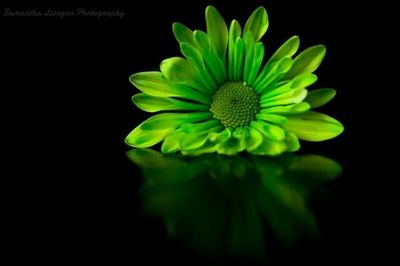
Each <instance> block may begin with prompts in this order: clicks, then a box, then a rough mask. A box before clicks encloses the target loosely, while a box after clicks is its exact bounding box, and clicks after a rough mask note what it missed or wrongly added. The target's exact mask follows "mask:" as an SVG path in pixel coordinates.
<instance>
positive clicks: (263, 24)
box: [243, 6, 269, 42]
mask: <svg viewBox="0 0 400 266" xmlns="http://www.w3.org/2000/svg"><path fill="white" fill-rule="evenodd" d="M268 25H269V21H268V14H267V10H265V8H264V7H262V6H260V7H258V8H257V9H256V10H255V11H254V12H253V13H252V14H251V15H250V17H249V19H248V20H247V22H246V24H245V26H244V29H243V34H246V32H251V33H252V35H253V37H254V40H255V41H256V42H258V41H259V40H260V39H261V37H262V36H263V35H264V34H265V33H266V32H267V29H268Z"/></svg>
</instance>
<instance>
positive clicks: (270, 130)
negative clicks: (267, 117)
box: [250, 121, 285, 140]
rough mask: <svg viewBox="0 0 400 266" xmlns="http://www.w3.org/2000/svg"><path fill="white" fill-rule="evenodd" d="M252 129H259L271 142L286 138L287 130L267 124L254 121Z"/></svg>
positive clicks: (251, 125)
mask: <svg viewBox="0 0 400 266" xmlns="http://www.w3.org/2000/svg"><path fill="white" fill-rule="evenodd" d="M250 127H252V128H255V129H257V130H258V131H260V132H261V133H262V134H264V135H265V136H266V137H267V138H269V139H271V140H283V139H284V138H285V130H283V129H282V128H281V127H278V126H274V125H272V124H269V123H266V122H261V121H252V122H251V123H250Z"/></svg>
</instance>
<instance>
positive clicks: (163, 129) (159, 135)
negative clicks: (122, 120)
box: [125, 114, 182, 148]
mask: <svg viewBox="0 0 400 266" xmlns="http://www.w3.org/2000/svg"><path fill="white" fill-rule="evenodd" d="M180 123H182V116H179V114H159V115H155V116H152V117H150V118H149V119H147V120H146V121H144V122H143V123H141V124H140V125H139V126H138V127H136V128H135V129H134V130H133V131H132V132H131V133H129V135H128V136H127V137H126V139H125V143H126V144H128V145H129V146H132V147H136V148H147V147H150V146H153V145H155V144H157V143H159V142H160V141H162V140H163V139H164V138H165V137H166V136H167V135H168V134H170V133H171V132H172V131H174V130H175V129H176V128H177V127H178V126H179V124H180Z"/></svg>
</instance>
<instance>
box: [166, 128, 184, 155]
mask: <svg viewBox="0 0 400 266" xmlns="http://www.w3.org/2000/svg"><path fill="white" fill-rule="evenodd" d="M182 135H183V132H182V131H181V130H179V129H178V130H175V131H174V132H172V133H171V134H169V135H168V136H167V137H166V138H165V140H164V141H163V144H162V146H161V152H162V153H174V152H177V151H178V150H179V148H180V147H179V141H180V139H182Z"/></svg>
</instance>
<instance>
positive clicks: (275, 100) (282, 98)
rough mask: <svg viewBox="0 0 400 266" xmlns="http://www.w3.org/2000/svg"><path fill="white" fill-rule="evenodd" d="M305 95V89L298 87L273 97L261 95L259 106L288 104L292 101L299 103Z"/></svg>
mask: <svg viewBox="0 0 400 266" xmlns="http://www.w3.org/2000/svg"><path fill="white" fill-rule="evenodd" d="M306 96H307V90H306V89H303V88H298V89H295V90H290V91H288V92H286V93H282V94H279V95H276V96H273V97H268V96H267V97H261V107H262V108H268V107H272V106H276V105H288V104H293V103H300V102H301V101H303V100H304V98H306Z"/></svg>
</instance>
